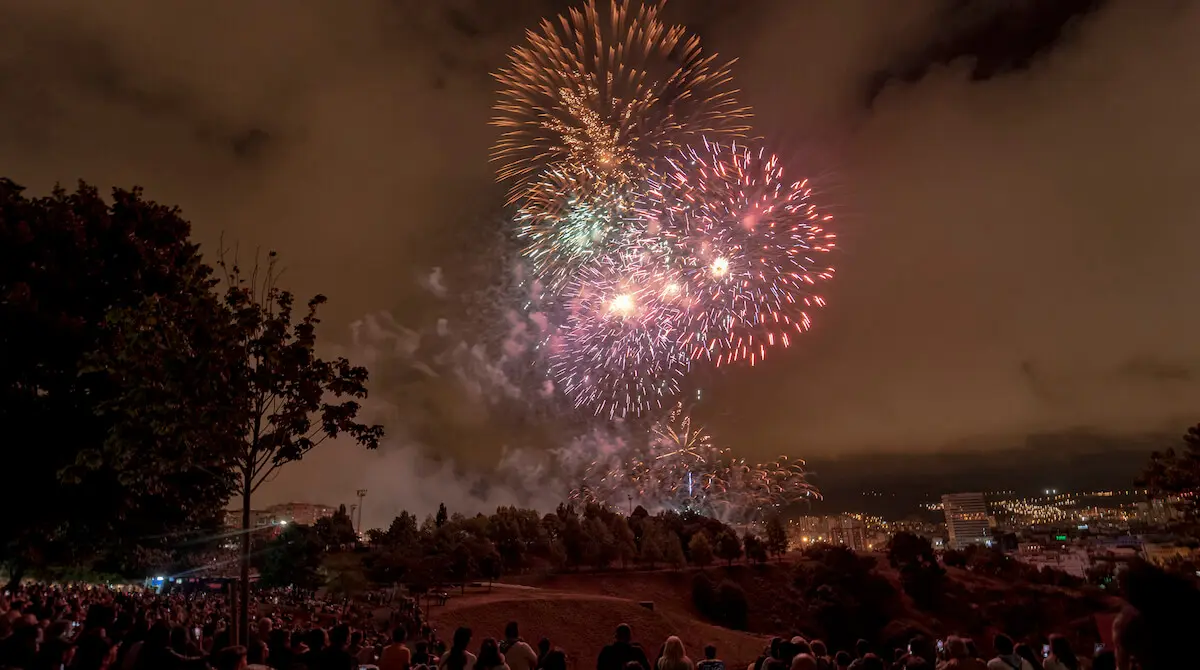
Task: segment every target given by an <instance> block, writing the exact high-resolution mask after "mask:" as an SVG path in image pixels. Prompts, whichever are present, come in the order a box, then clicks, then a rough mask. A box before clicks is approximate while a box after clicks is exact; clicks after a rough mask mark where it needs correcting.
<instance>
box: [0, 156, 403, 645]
mask: <svg viewBox="0 0 1200 670" xmlns="http://www.w3.org/2000/svg"><path fill="white" fill-rule="evenodd" d="M190 234H191V228H190V225H189V224H188V222H187V221H185V220H183V219H182V218H181V217H180V213H179V210H178V209H176V208H171V207H165V206H162V205H159V204H156V203H154V202H151V201H148V200H145V199H143V198H142V194H141V191H140V190H139V189H133V190H129V191H125V190H120V189H114V190H113V192H112V197H111V201H106V200H105V199H104V198H103V197H101V196H100V194H99V193H98V192H97V190H96V189H95V188H92V187H90V186H87V185H86V184H82V183H81V184H80V185H79V187H78V189H77V190H76V191H75V192H73V193H68V192H67V191H65V190H62V189H57V190H55V191H54V192H53V193H52V194H51V195H50V196H49V197H42V198H29V197H26V195H25V194H24V189H23V188H22V187H20V186H18V185H17V184H15V183H13V182H12V181H10V180H7V179H0V350H3V351H4V352H5V355H4V356H0V394H3V395H2V396H0V421H3V423H4V425H5V426H6V431H7V433H6V441H5V445H6V449H5V450H4V458H5V461H6V463H5V466H6V467H5V468H4V470H5V471H6V472H8V473H10V477H8V478H7V481H6V487H7V492H8V494H9V497H10V498H11V500H12V501H13V502H14V503H15V504H16V505H17V507H16V508H14V510H19V511H14V512H13V513H11V514H4V515H0V563H3V565H4V567H6V568H7V570H8V572H9V576H10V579H11V580H18V579H20V578H21V577H22V576H23V575H24V574H26V573H29V572H36V571H38V570H44V569H46V568H48V567H50V566H64V565H66V566H82V567H88V568H95V569H101V570H104V571H106V572H117V573H125V574H130V575H136V574H138V573H139V572H141V573H142V575H144V572H142V571H143V570H144V568H145V567H147V566H148V565H150V564H151V563H152V562H161V560H162V554H163V553H164V552H170V551H171V550H174V549H177V548H180V547H187V548H188V550H189V551H195V549H196V544H195V542H194V540H195V538H197V537H210V538H216V537H217V533H216V532H215V531H216V529H218V528H219V527H220V525H221V521H222V517H223V510H224V507H225V505H226V503H227V501H228V500H229V499H230V498H231V497H233V498H236V499H239V500H240V502H241V503H242V508H243V509H242V512H243V513H242V527H243V533H242V553H243V573H242V574H243V577H245V576H246V571H245V567H246V564H247V563H248V561H247V560H246V558H247V557H248V556H249V549H250V544H249V543H250V534H249V525H250V524H249V521H250V519H249V512H250V499H251V496H252V494H253V493H254V491H255V490H257V488H258V487H259V486H260V485H261V484H262V483H263V482H264V481H265V480H266V479H267V478H268V477H270V476H271V475H272V474H273V473H274V472H275V471H276V470H277V469H278V468H280V467H282V466H284V465H286V464H287V463H290V462H292V461H295V460H299V459H300V458H302V457H303V456H304V455H305V454H306V453H308V452H309V451H310V450H312V449H313V448H315V447H316V446H318V445H319V444H321V443H322V442H323V441H325V440H328V439H330V438H334V437H337V436H339V435H346V436H348V437H349V438H350V441H353V442H357V443H359V444H361V445H363V446H365V447H368V448H373V447H375V446H377V445H378V442H379V439H380V437H381V436H382V432H383V431H382V428H381V427H379V426H370V425H366V424H363V423H361V422H359V421H358V420H357V414H358V411H359V401H360V400H361V399H362V398H364V397H365V396H366V394H367V391H366V381H367V371H366V370H365V369H364V368H362V367H357V366H354V365H352V364H351V363H350V362H349V361H347V360H346V359H344V358H338V359H332V360H326V359H322V358H320V357H318V356H317V355H316V326H317V323H318V321H319V320H318V318H317V312H318V309H319V308H320V306H321V305H322V304H323V303H324V302H325V298H324V297H323V296H319V295H318V296H315V297H313V298H311V299H310V300H308V301H307V302H303V303H301V304H300V305H297V303H296V299H295V296H293V295H292V294H291V293H290V292H288V291H286V290H283V289H282V288H280V287H279V286H277V284H276V280H277V278H278V272H277V271H276V268H275V255H274V254H273V253H272V254H270V256H269V262H268V263H267V264H266V265H265V267H259V266H258V265H257V264H256V265H255V266H254V268H253V270H251V271H249V272H243V271H242V270H241V269H240V268H239V267H238V266H237V264H236V261H233V262H226V259H225V258H224V255H223V254H222V255H221V257H220V258H218V260H217V262H216V263H215V267H214V266H213V265H210V264H209V263H208V262H206V259H205V258H204V257H203V256H202V255H201V253H200V249H199V245H197V244H196V243H194V242H192V241H191V239H190ZM51 491H52V492H53V494H49V493H48V492H51ZM246 582H247V580H246V579H243V580H242V584H243V589H244V588H246ZM244 595H245V592H244V591H243V596H244ZM245 601H246V599H245V598H244V597H243V598H242V599H241V602H243V603H244V602H245ZM239 619H240V624H241V625H240V627H239V628H240V631H241V632H242V633H243V634H244V632H245V628H246V612H245V611H244V608H243V611H242V612H241V616H240V617H239Z"/></svg>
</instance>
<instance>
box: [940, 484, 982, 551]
mask: <svg viewBox="0 0 1200 670" xmlns="http://www.w3.org/2000/svg"><path fill="white" fill-rule="evenodd" d="M942 510H943V511H944V512H945V514H946V533H947V535H949V540H950V541H949V542H948V543H947V544H948V545H949V547H950V548H951V549H963V548H965V547H967V546H968V545H972V544H987V543H988V541H989V540H990V539H991V537H992V533H991V525H990V524H989V523H988V515H987V502H986V501H985V500H984V498H983V494H982V493H950V494H947V495H944V496H942Z"/></svg>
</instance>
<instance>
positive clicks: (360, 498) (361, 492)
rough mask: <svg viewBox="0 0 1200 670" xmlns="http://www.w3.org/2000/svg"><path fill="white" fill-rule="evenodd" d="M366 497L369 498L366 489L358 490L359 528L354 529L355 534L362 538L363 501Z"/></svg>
mask: <svg viewBox="0 0 1200 670" xmlns="http://www.w3.org/2000/svg"><path fill="white" fill-rule="evenodd" d="M366 496H367V490H366V489H359V490H358V526H357V528H355V529H354V532H355V533H357V534H358V535H359V536H362V501H363V498H365V497H366Z"/></svg>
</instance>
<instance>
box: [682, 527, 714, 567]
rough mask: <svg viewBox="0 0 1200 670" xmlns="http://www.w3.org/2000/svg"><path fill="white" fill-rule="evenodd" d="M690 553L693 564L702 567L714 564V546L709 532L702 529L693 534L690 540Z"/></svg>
mask: <svg viewBox="0 0 1200 670" xmlns="http://www.w3.org/2000/svg"><path fill="white" fill-rule="evenodd" d="M688 553H689V554H691V558H692V565H695V566H697V567H700V568H707V567H708V566H710V565H712V562H713V548H712V542H711V541H710V540H709V539H708V533H705V532H704V531H700V532H699V533H696V534H695V535H693V536H692V540H691V542H688Z"/></svg>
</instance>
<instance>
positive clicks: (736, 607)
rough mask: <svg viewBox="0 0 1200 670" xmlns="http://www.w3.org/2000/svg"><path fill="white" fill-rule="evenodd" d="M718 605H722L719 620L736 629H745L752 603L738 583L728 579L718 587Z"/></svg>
mask: <svg viewBox="0 0 1200 670" xmlns="http://www.w3.org/2000/svg"><path fill="white" fill-rule="evenodd" d="M717 605H718V607H720V615H721V616H720V618H719V619H718V621H719V622H720V623H721V624H722V625H724V626H726V627H728V628H734V629H736V630H745V629H746V622H747V620H748V619H749V614H750V604H749V603H748V602H747V600H746V592H745V591H743V590H742V587H740V586H738V585H737V584H736V583H734V582H732V581H730V580H728V579H726V580H725V581H723V582H721V585H720V586H719V587H717Z"/></svg>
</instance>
